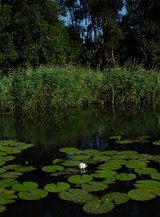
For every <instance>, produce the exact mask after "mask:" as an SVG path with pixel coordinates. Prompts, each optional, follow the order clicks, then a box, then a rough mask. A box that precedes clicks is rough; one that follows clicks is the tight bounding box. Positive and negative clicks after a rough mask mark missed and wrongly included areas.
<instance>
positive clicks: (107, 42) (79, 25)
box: [0, 0, 160, 71]
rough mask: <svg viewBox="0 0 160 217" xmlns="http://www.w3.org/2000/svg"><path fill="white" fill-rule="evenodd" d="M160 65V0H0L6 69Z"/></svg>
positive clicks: (1, 56) (1, 57) (1, 60)
mask: <svg viewBox="0 0 160 217" xmlns="http://www.w3.org/2000/svg"><path fill="white" fill-rule="evenodd" d="M129 62H131V63H132V64H133V63H134V64H143V65H144V67H146V68H153V67H154V68H155V67H156V68H158V67H160V65H159V63H160V1H159V0H114V1H113V0H55V1H53V0H0V68H1V71H2V70H3V71H4V70H8V69H10V68H15V67H24V66H28V65H31V66H38V65H40V64H58V65H65V64H73V65H81V66H82V65H83V66H90V67H93V68H100V69H104V68H106V67H108V66H112V65H116V64H119V65H126V64H128V63H129Z"/></svg>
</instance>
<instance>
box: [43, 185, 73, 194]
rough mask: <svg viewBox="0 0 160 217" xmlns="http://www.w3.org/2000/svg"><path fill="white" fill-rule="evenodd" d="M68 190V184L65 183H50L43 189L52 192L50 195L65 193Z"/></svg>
mask: <svg viewBox="0 0 160 217" xmlns="http://www.w3.org/2000/svg"><path fill="white" fill-rule="evenodd" d="M69 188H70V185H69V184H68V183H65V182H59V183H57V184H55V183H50V184H47V185H46V186H45V187H44V189H45V190H46V191H48V192H52V193H59V192H62V191H66V190H68V189H69Z"/></svg>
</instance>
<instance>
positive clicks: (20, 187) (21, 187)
mask: <svg viewBox="0 0 160 217" xmlns="http://www.w3.org/2000/svg"><path fill="white" fill-rule="evenodd" d="M36 188H38V184H37V183H36V182H23V184H20V183H17V184H15V185H13V186H12V189H13V190H14V191H30V192H32V191H33V190H35V189H36Z"/></svg>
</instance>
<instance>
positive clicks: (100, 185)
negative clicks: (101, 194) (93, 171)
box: [82, 182, 108, 192]
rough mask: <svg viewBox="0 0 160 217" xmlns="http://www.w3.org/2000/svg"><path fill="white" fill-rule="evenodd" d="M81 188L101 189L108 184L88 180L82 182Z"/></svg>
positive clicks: (89, 189)
mask: <svg viewBox="0 0 160 217" xmlns="http://www.w3.org/2000/svg"><path fill="white" fill-rule="evenodd" d="M82 188H83V189H84V190H85V191H88V192H91V191H103V190H105V189H107V188H108V185H107V184H105V183H102V182H90V183H88V184H83V185H82Z"/></svg>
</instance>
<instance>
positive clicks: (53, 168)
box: [42, 165, 64, 173]
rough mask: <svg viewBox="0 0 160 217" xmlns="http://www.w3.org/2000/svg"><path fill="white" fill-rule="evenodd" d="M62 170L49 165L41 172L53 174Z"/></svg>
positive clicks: (61, 167)
mask: <svg viewBox="0 0 160 217" xmlns="http://www.w3.org/2000/svg"><path fill="white" fill-rule="evenodd" d="M62 170H64V167H63V166H59V165H49V166H45V167H43V168H42V171H44V172H48V173H54V172H56V171H62Z"/></svg>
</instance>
